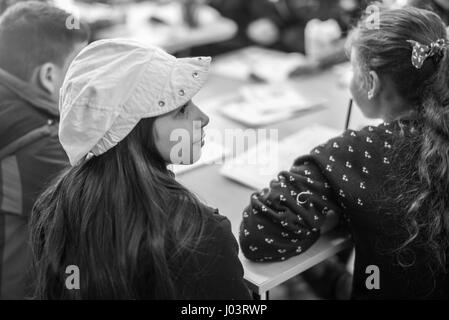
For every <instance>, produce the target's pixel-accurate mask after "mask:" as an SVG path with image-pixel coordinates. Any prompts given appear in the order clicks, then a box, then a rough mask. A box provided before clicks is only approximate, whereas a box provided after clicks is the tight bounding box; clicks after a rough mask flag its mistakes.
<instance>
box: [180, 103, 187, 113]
mask: <svg viewBox="0 0 449 320" xmlns="http://www.w3.org/2000/svg"><path fill="white" fill-rule="evenodd" d="M186 109H187V104H185V105H183V106H182V107H181V109H179V113H181V114H184V113H186V111H187V110H186Z"/></svg>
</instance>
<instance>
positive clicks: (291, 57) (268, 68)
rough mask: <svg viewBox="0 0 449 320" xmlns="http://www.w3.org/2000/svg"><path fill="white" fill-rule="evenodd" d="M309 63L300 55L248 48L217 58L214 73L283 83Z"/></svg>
mask: <svg viewBox="0 0 449 320" xmlns="http://www.w3.org/2000/svg"><path fill="white" fill-rule="evenodd" d="M307 63H308V62H307V59H306V58H305V56H304V55H303V54H300V53H285V52H281V51H276V50H270V49H264V48H259V47H248V48H244V49H241V50H237V51H235V52H233V53H231V54H228V55H225V56H222V57H218V58H216V59H215V60H214V63H213V65H212V72H214V73H216V74H220V75H224V76H227V77H231V78H238V79H243V80H248V79H249V78H250V77H251V75H254V76H256V77H258V78H260V79H262V80H264V81H266V82H282V81H285V80H287V79H288V78H289V74H290V72H291V71H293V70H295V69H296V68H297V67H299V66H303V65H305V64H307Z"/></svg>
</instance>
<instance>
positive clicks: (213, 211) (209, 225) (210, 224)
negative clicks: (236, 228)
mask: <svg viewBox="0 0 449 320" xmlns="http://www.w3.org/2000/svg"><path fill="white" fill-rule="evenodd" d="M202 210H203V213H204V216H205V219H206V224H205V229H206V232H207V233H209V234H214V233H216V232H217V229H221V232H220V233H226V234H228V235H229V234H230V235H232V231H231V222H230V221H229V219H228V218H227V217H225V216H223V215H221V214H220V211H219V210H218V209H217V208H213V207H209V206H207V205H205V204H202Z"/></svg>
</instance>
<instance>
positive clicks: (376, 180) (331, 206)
mask: <svg viewBox="0 0 449 320" xmlns="http://www.w3.org/2000/svg"><path fill="white" fill-rule="evenodd" d="M411 124H412V121H411V120H410V121H401V122H393V123H391V124H382V125H380V126H378V127H366V128H364V129H363V130H361V131H352V130H348V131H346V132H345V133H344V134H343V135H342V136H340V137H337V138H335V139H332V140H330V141H329V142H327V143H325V144H323V145H321V146H319V147H317V148H315V149H314V150H313V151H312V152H311V154H309V155H306V156H303V157H300V158H298V159H297V160H296V161H295V162H294V164H293V166H292V168H291V169H290V171H282V172H281V173H279V175H278V179H276V180H273V181H272V182H271V183H270V187H269V188H267V189H264V190H262V191H260V192H257V193H255V194H253V195H252V197H251V202H250V205H249V207H247V208H246V209H245V211H244V214H243V222H242V224H241V230H240V244H241V248H242V251H243V253H244V254H245V256H246V257H247V258H248V259H251V260H259V261H275V260H284V259H287V258H289V257H292V256H295V255H298V254H301V253H302V252H304V251H306V250H307V249H308V248H309V247H310V246H311V245H313V244H314V242H315V241H316V240H317V239H318V238H319V237H320V229H321V227H322V226H323V223H324V222H325V220H326V216H327V214H328V212H329V211H330V210H333V211H335V212H336V213H337V214H340V215H342V216H343V217H344V218H345V219H342V222H344V224H345V225H347V226H348V227H349V230H350V233H351V235H352V238H353V240H354V244H355V253H356V255H355V266H354V281H353V292H352V296H353V298H355V299H418V298H419V299H424V298H438V299H448V298H449V277H448V276H447V274H445V273H444V272H441V271H440V272H438V271H435V272H432V265H431V263H430V262H431V259H430V258H431V257H430V256H429V253H428V252H426V250H423V249H422V248H420V247H419V243H420V239H419V238H418V239H416V241H415V242H414V243H417V244H418V245H416V246H415V245H412V246H411V247H409V249H410V250H411V251H410V252H409V253H413V254H414V257H415V263H414V264H413V265H412V266H411V267H401V266H400V265H399V264H398V260H397V255H396V254H394V250H395V249H398V247H399V246H400V245H401V244H402V243H403V242H404V241H405V240H406V239H408V237H407V233H406V232H405V230H404V223H403V222H402V219H401V216H402V215H403V214H404V213H405V210H406V208H405V207H401V206H400V205H398V204H397V202H395V200H394V199H395V198H396V196H397V195H399V194H400V193H404V192H406V191H407V190H408V189H407V188H408V187H410V186H407V185H406V182H405V181H397V179H396V178H395V177H396V176H397V173H398V172H397V170H396V164H400V163H399V162H400V161H401V160H402V159H408V160H407V163H405V164H407V165H409V166H410V167H409V168H410V169H409V170H408V172H413V170H415V171H416V170H417V168H415V166H416V161H412V160H409V159H410V156H411V155H412V154H416V152H413V150H405V151H404V150H402V151H401V152H407V154H405V155H404V157H399V159H398V158H395V160H394V159H393V156H394V155H395V154H396V153H395V152H394V151H392V148H393V145H394V141H395V138H394V137H395V136H397V135H398V134H399V132H401V130H404V132H407V134H410V135H411V136H409V137H406V138H407V139H411V138H412V137H413V136H414V135H417V134H419V130H411V129H412V128H413V127H414V126H412V125H411ZM401 154H402V153H401ZM401 165H404V163H402V164H401ZM393 185H397V186H399V188H398V189H396V188H392V186H393ZM413 188H414V187H413ZM401 189H402V190H401ZM396 192H397V193H396ZM429 214H431V213H429ZM371 265H375V266H377V267H378V268H379V271H380V274H379V275H380V277H379V278H380V288H379V289H369V288H367V286H366V280H367V278H368V276H369V275H370V273H371V272H372V271H369V270H370V269H369V268H368V267H369V266H371ZM367 268H368V271H369V272H370V273H367Z"/></svg>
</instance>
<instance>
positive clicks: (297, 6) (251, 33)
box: [210, 0, 367, 53]
mask: <svg viewBox="0 0 449 320" xmlns="http://www.w3.org/2000/svg"><path fill="white" fill-rule="evenodd" d="M366 2H367V1H365V0H338V1H335V0H246V1H240V0H211V1H210V5H211V6H213V7H215V8H216V9H217V10H219V11H220V13H221V14H222V15H224V16H225V17H228V18H231V19H233V20H234V21H236V22H237V24H238V25H239V32H238V35H237V37H236V39H234V43H235V45H236V46H238V45H245V44H246V45H248V44H258V45H262V46H266V47H270V48H273V49H278V50H282V51H287V52H292V51H293V52H302V53H304V52H305V45H304V38H305V37H304V30H305V27H306V25H307V23H308V22H309V21H310V20H312V19H319V20H328V19H334V20H335V21H336V22H337V23H338V25H339V26H340V28H341V30H342V34H343V35H344V34H346V32H347V31H348V29H349V28H350V26H351V25H352V24H353V22H355V21H356V19H357V17H359V16H360V12H361V10H362V9H363V8H365V6H366Z"/></svg>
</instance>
